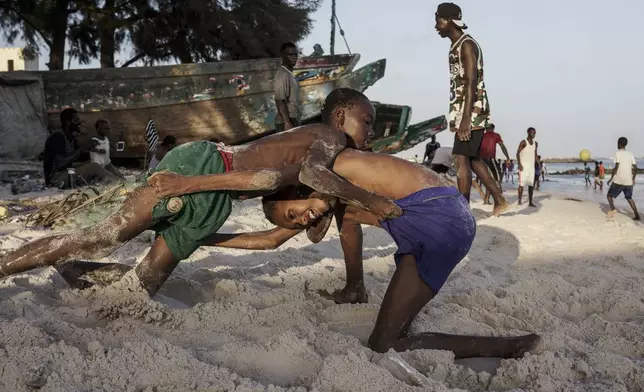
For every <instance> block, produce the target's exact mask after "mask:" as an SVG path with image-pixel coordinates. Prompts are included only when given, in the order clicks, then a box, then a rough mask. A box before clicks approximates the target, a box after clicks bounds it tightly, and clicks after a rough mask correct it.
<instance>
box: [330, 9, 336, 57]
mask: <svg viewBox="0 0 644 392" xmlns="http://www.w3.org/2000/svg"><path fill="white" fill-rule="evenodd" d="M329 49H330V52H331V56H333V55H334V54H335V0H333V1H332V2H331V41H330V42H329Z"/></svg>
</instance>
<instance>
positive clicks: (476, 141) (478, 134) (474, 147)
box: [452, 129, 485, 158]
mask: <svg viewBox="0 0 644 392" xmlns="http://www.w3.org/2000/svg"><path fill="white" fill-rule="evenodd" d="M484 133H485V131H484V130H483V129H479V130H476V131H472V132H471V136H470V140H467V141H464V142H462V141H460V140H458V133H457V132H454V147H453V148H452V154H454V155H461V156H466V157H470V158H476V157H478V156H479V150H480V149H481V142H482V141H483V134H484Z"/></svg>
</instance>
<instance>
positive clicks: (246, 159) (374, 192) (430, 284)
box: [0, 3, 634, 358]
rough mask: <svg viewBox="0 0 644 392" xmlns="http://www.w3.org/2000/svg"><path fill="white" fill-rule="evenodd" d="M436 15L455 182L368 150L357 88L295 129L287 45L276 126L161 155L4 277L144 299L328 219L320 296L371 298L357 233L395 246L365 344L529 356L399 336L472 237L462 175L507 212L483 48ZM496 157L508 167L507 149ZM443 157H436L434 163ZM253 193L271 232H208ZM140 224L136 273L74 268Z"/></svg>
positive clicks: (320, 229) (523, 164)
mask: <svg viewBox="0 0 644 392" xmlns="http://www.w3.org/2000/svg"><path fill="white" fill-rule="evenodd" d="M435 20H436V24H435V28H436V30H437V32H438V34H439V35H440V36H441V37H444V38H448V39H449V40H450V41H451V43H452V45H451V48H450V51H449V65H450V75H451V87H450V92H451V99H450V105H449V127H450V130H451V131H452V132H453V133H454V135H455V140H454V145H453V147H452V153H453V155H454V162H455V164H456V171H457V181H456V183H454V182H453V181H452V180H450V179H449V178H447V177H446V176H443V175H441V174H440V173H437V171H443V170H445V171H446V170H447V166H446V165H444V164H438V163H436V164H432V165H430V167H429V168H428V167H426V166H424V165H419V164H415V163H412V162H408V161H406V160H403V159H399V158H397V157H394V156H391V155H385V154H377V153H372V152H369V151H367V149H368V145H369V140H370V139H371V138H372V137H373V136H374V131H373V123H374V119H375V112H374V108H373V106H372V104H371V102H370V100H369V99H368V98H367V97H366V96H365V95H363V94H362V93H361V92H359V91H357V90H354V89H349V88H339V89H336V90H334V91H332V92H331V93H330V94H329V95H328V96H327V97H326V100H325V102H324V105H323V108H322V123H320V124H311V125H304V126H298V124H299V118H297V113H298V112H297V110H298V109H297V108H296V102H295V103H292V102H290V101H289V100H290V99H294V100H295V99H297V97H295V96H294V94H297V90H296V89H295V88H294V87H293V86H292V85H291V84H292V82H293V80H294V78H293V79H292V78H291V76H292V73H291V74H290V75H289V72H291V71H292V67H290V68H289V66H290V65H291V64H293V65H294V61H296V60H297V51H296V50H293V49H294V47H293V46H291V45H285V46H283V47H282V58H283V64H284V65H285V66H284V70H281V71H280V72H281V76H279V80H280V81H279V83H278V82H277V80H278V78H277V77H276V88H278V87H279V88H280V89H281V91H280V94H281V95H279V96H278V95H277V94H276V102H277V107H278V117H279V118H280V121H281V122H279V123H280V124H282V126H281V129H280V132H276V133H275V134H273V135H271V136H267V137H264V138H261V139H259V140H257V141H254V142H250V143H247V144H244V145H241V146H226V145H223V144H220V143H213V142H209V141H194V142H189V143H185V144H181V145H178V146H176V147H174V148H171V149H168V151H167V152H166V153H165V154H164V156H163V157H162V159H160V162H159V163H158V165H157V166H156V168H155V169H154V173H153V174H152V175H151V176H150V178H149V179H148V180H147V184H146V185H145V186H141V187H139V188H137V189H136V190H134V191H133V192H132V193H131V194H130V195H129V196H128V197H127V199H126V200H125V202H124V203H123V205H122V206H121V207H120V209H119V210H118V211H117V212H116V213H115V214H113V215H112V216H110V217H108V218H107V219H106V220H104V221H103V222H101V223H99V224H97V225H95V226H92V227H89V228H85V229H82V230H79V231H75V232H71V233H62V234H55V235H52V236H48V237H44V238H40V239H38V240H36V241H33V242H31V243H29V244H27V245H25V246H23V247H21V248H19V249H17V250H15V251H12V252H10V253H8V254H6V255H4V256H2V257H1V258H0V277H6V276H9V275H13V274H18V273H22V272H25V271H29V270H31V269H34V268H39V267H46V266H54V267H61V266H67V267H66V268H60V269H59V271H61V274H63V276H64V277H65V279H66V280H67V281H68V282H70V283H71V284H74V281H76V282H78V281H81V280H83V276H84V274H87V273H93V274H99V273H101V271H112V272H113V271H114V270H115V269H118V270H120V271H122V272H123V273H122V274H121V276H122V277H123V278H124V279H125V277H128V279H129V278H133V277H135V278H136V279H135V281H136V282H137V284H138V285H139V288H140V289H142V290H145V291H147V293H148V294H149V295H150V296H154V295H155V293H156V292H157V291H158V290H159V288H160V287H161V286H162V285H163V284H164V282H165V281H166V280H167V279H168V277H169V276H170V274H171V273H172V271H173V270H174V269H175V267H176V266H177V264H178V263H179V262H180V261H181V260H185V259H187V258H188V257H190V255H191V254H192V253H193V252H194V251H195V250H196V249H197V248H199V247H201V246H216V247H228V248H240V249H255V250H267V249H276V248H278V247H279V246H280V245H282V244H283V243H284V242H286V241H287V240H288V239H290V238H292V237H293V236H295V235H297V234H298V233H301V232H302V231H306V233H307V237H308V238H309V240H310V241H311V242H313V243H318V242H320V241H321V240H322V239H323V238H324V236H325V235H326V233H327V230H328V229H329V226H330V224H331V221H332V220H333V219H335V221H336V224H337V226H338V230H339V233H340V243H341V247H342V250H343V252H344V257H345V264H346V273H347V279H346V283H345V286H344V287H343V288H342V289H339V290H337V291H335V292H333V293H326V292H321V293H320V294H321V295H323V296H324V297H327V298H329V299H332V300H333V301H335V302H336V303H359V302H367V301H368V298H367V294H366V288H365V284H364V277H363V260H362V250H363V249H362V228H361V225H363V224H364V225H371V226H376V227H380V228H382V229H384V230H385V231H386V232H387V233H388V234H389V235H390V236H391V238H392V239H393V240H394V241H395V243H396V245H397V246H398V250H397V251H396V253H395V255H394V260H395V263H396V270H395V272H394V274H393V277H392V279H391V282H390V284H389V286H388V288H387V291H386V294H385V296H384V298H383V300H382V304H381V309H380V312H379V314H378V318H377V321H376V324H375V327H374V329H373V332H372V334H371V336H370V338H369V342H368V345H369V347H370V348H371V349H373V350H374V351H378V352H386V351H387V350H389V349H391V348H393V349H395V350H396V351H405V350H413V349H421V348H422V349H441V350H450V351H452V352H454V354H455V356H456V357H457V358H465V357H481V356H488V357H503V358H510V357H520V356H522V355H523V354H524V353H525V352H528V351H532V350H534V349H536V348H537V346H538V345H539V344H540V342H541V338H540V337H539V336H537V335H535V334H528V335H523V336H515V337H483V336H462V335H450V334H441V333H433V332H422V333H410V331H409V330H410V326H411V324H412V322H413V320H414V318H415V317H416V315H417V314H418V313H419V312H420V311H421V310H422V308H423V307H424V306H425V305H426V304H427V303H428V302H429V301H430V300H431V299H432V298H433V297H434V296H436V295H437V294H438V292H439V291H440V290H441V288H442V287H443V285H444V284H445V282H446V281H447V279H448V277H449V275H450V274H451V273H452V271H453V270H454V268H455V267H456V266H457V264H458V263H459V262H460V261H461V260H462V259H463V258H464V257H465V256H466V255H467V254H468V252H469V250H470V248H471V246H472V243H473V240H474V237H475V235H476V221H475V219H474V217H473V215H472V212H471V209H470V206H469V199H470V189H471V187H472V172H474V173H475V174H476V177H477V179H478V180H480V181H481V183H482V184H483V185H484V186H485V189H486V192H488V196H487V197H488V200H489V197H492V198H493V203H494V207H493V213H494V215H497V216H498V215H501V214H502V213H503V212H504V211H506V210H507V209H508V208H510V205H509V203H508V202H507V200H506V199H505V198H504V196H503V193H502V190H501V186H500V185H501V180H502V177H501V173H502V172H501V171H499V170H498V167H497V161H496V159H495V155H493V154H492V153H491V151H492V150H491V149H492V148H493V149H494V150H495V149H496V145H497V144H502V140H500V136H499V137H497V136H495V134H494V125H493V124H492V122H491V118H490V106H489V102H488V96H487V92H486V88H485V83H484V78H483V76H484V74H483V55H482V50H481V47H480V46H479V45H478V43H477V42H476V41H475V40H474V39H473V38H472V37H471V36H470V35H468V34H465V32H464V30H465V29H467V25H466V24H465V23H464V22H463V20H462V15H461V9H460V8H459V7H458V6H457V5H455V4H453V3H443V4H440V5H439V6H438V8H437V11H436V13H435ZM295 49H296V48H295ZM278 84H279V85H278ZM66 116H67V115H66ZM70 116H71V117H70V118H71V121H72V122H74V121H75V120H74V116H73V114H72V115H70ZM61 120H62V115H61ZM488 135H489V136H488ZM497 135H498V134H497ZM535 135H536V130H535V129H534V128H529V129H528V131H527V137H526V139H525V140H523V141H522V142H521V143H520V145H519V147H518V150H517V157H516V158H517V165H518V169H519V178H518V182H519V191H518V192H519V201H521V199H522V194H523V189H524V187H525V186H527V187H528V200H529V204H530V205H531V206H533V205H534V204H533V202H532V191H533V187H534V185H535V178H536V176H537V175H539V174H540V173H539V172H538V168H539V166H538V162H539V161H540V160H539V158H538V155H537V147H538V145H537V142H536V140H535ZM63 136H65V135H63ZM59 139H60V140H59V142H57V143H59V144H60V147H59V148H64V146H63V143H62V142H63V141H64V140H66V139H63V138H59ZM620 143H621V139H620ZM620 145H622V144H620ZM625 145H626V143H625V142H624V143H623V146H625ZM502 150H503V152H504V155H505V156H506V158H507V159H508V160H510V158H509V155H508V152H507V149H506V148H505V146H503V145H502ZM439 151H440V148H437V149H436V150H435V152H434V157H433V160H432V162H434V160H436V158H437V157H438V156H439V155H440V154H439ZM628 159H630V158H629V157H627V156H626V154H621V155H619V157H617V160H616V169H615V170H614V171H613V174H612V176H611V181H612V180H614V182H615V184H622V182H623V181H624V179H623V178H621V177H620V175H621V174H620V173H626V171H625V170H626V169H624V171H623V172H622V171H619V170H617V169H618V165H619V163H620V162H621V163H622V164H623V166H622V167H628V164H629V163H630V161H628ZM52 161H54V160H52ZM443 166H444V167H443ZM494 173H496V174H494ZM50 178H56V177H51V175H50ZM620 181H621V182H620ZM609 182H610V181H609ZM619 186H620V187H621V188H619V189H618V188H617V187H616V188H615V190H614V191H613V192H612V193H611V191H610V190H609V194H613V195H615V193H616V192H617V191H619V192H624V194H625V195H627V192H629V191H628V189H629V188H628V185H619ZM611 189H613V186H612V185H611ZM630 189H631V190H632V184H631V188H630ZM254 197H261V198H262V207H263V211H264V214H265V216H266V219H268V220H269V221H270V222H272V223H273V224H274V225H276V227H275V228H274V229H271V230H266V231H260V232H251V233H230V234H227V233H218V230H219V229H220V228H221V227H222V225H223V224H224V222H225V221H226V220H227V219H228V217H229V216H230V214H231V211H232V200H233V199H241V200H244V199H247V198H254ZM627 198H628V197H627ZM609 200H610V199H609ZM611 203H612V202H611ZM633 206H634V205H633ZM145 230H154V231H155V232H157V234H158V236H157V237H156V239H155V240H154V243H153V244H152V247H151V249H150V250H149V252H148V253H147V254H146V256H145V257H144V259H143V260H142V261H141V262H140V263H139V264H138V265H137V266H136V268H135V269H133V270H129V271H128V269H129V268H124V267H123V266H122V265H118V264H107V263H92V262H87V261H83V260H86V259H91V258H96V257H101V256H104V255H107V254H109V253H111V252H113V251H114V250H115V249H116V248H117V247H119V246H120V245H122V244H123V243H125V242H126V241H129V240H130V239H132V238H134V237H136V236H138V235H139V234H140V233H142V232H143V231H145ZM70 266H71V268H69V267H70ZM111 275H112V276H117V275H118V274H111ZM85 283H87V282H85Z"/></svg>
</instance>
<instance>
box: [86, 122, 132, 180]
mask: <svg viewBox="0 0 644 392" xmlns="http://www.w3.org/2000/svg"><path fill="white" fill-rule="evenodd" d="M95 126H96V135H97V136H98V137H93V138H92V142H93V146H92V148H91V149H90V150H89V159H90V161H92V162H94V163H96V164H98V165H101V167H104V168H105V169H106V170H107V171H109V172H110V173H112V174H114V175H115V176H117V177H118V178H120V179H121V180H124V179H125V177H123V175H122V174H121V172H119V170H118V169H117V168H116V167H115V166H114V165H112V160H111V159H110V139H108V137H107V134H108V133H109V131H110V130H111V129H112V126H111V125H110V122H109V121H107V120H105V119H102V118H101V119H98V120H97V121H96V124H95Z"/></svg>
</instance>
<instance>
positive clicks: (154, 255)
mask: <svg viewBox="0 0 644 392" xmlns="http://www.w3.org/2000/svg"><path fill="white" fill-rule="evenodd" d="M177 264H179V260H178V259H177V258H176V257H175V256H174V254H173V253H172V251H171V250H170V248H168V244H167V243H166V241H165V239H164V238H163V236H159V237H157V239H156V241H154V244H153V245H152V248H150V251H149V252H148V254H147V255H145V258H144V259H143V261H141V263H139V265H137V267H136V275H137V276H138V277H139V281H140V282H141V286H143V288H144V289H145V290H146V291H147V292H148V293H149V294H150V297H153V296H154V294H156V292H157V291H158V290H159V288H161V286H162V285H163V284H164V283H165V281H166V280H167V279H168V277H169V276H170V274H172V271H174V269H175V268H176V266H177Z"/></svg>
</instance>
